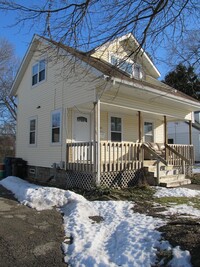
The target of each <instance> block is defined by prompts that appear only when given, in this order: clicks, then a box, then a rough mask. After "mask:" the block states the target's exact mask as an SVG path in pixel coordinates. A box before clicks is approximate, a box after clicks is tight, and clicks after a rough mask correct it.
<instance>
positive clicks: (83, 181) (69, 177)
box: [66, 171, 96, 190]
mask: <svg viewBox="0 0 200 267" xmlns="http://www.w3.org/2000/svg"><path fill="white" fill-rule="evenodd" d="M95 186H96V175H95V174H92V173H87V172H78V171H67V173H66V187H67V188H82V189H87V190H90V189H91V188H94V187H95Z"/></svg>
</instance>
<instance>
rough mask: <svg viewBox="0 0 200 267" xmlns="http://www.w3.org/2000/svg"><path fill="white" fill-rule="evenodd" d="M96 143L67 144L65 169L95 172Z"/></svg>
mask: <svg viewBox="0 0 200 267" xmlns="http://www.w3.org/2000/svg"><path fill="white" fill-rule="evenodd" d="M96 147H97V143H96V142H79V143H67V155H66V168H67V169H68V170H73V171H86V172H95V166H96V162H95V158H96V156H95V154H96Z"/></svg>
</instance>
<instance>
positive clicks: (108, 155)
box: [100, 142, 143, 172]
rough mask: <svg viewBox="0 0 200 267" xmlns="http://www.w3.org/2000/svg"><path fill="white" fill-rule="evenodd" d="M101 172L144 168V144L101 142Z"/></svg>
mask: <svg viewBox="0 0 200 267" xmlns="http://www.w3.org/2000/svg"><path fill="white" fill-rule="evenodd" d="M100 151H101V152H100V155H101V172H110V171H121V170H126V169H127V170H130V169H139V168H141V166H142V161H143V159H142V158H143V156H142V144H140V143H131V142H119V143H118V142H101V144H100Z"/></svg>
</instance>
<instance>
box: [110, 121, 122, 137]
mask: <svg viewBox="0 0 200 267" xmlns="http://www.w3.org/2000/svg"><path fill="white" fill-rule="evenodd" d="M111 141H112V142H121V141H122V119H121V118H119V117H111Z"/></svg>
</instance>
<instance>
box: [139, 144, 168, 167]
mask: <svg viewBox="0 0 200 267" xmlns="http://www.w3.org/2000/svg"><path fill="white" fill-rule="evenodd" d="M142 146H143V148H144V149H146V150H148V152H150V153H151V154H153V156H155V157H156V159H157V160H159V161H161V162H162V163H163V164H164V165H165V166H167V165H168V162H167V161H166V160H165V159H164V158H163V157H161V156H160V155H158V154H157V153H156V152H155V151H154V150H153V149H152V148H150V147H149V146H148V145H147V144H145V143H143V144H142Z"/></svg>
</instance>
